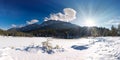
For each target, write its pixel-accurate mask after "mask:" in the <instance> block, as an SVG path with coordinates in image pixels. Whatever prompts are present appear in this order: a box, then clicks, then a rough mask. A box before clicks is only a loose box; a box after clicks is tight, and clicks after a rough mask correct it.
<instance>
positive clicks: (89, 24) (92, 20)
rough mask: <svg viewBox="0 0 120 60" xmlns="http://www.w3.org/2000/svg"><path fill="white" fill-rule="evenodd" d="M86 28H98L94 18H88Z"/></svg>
mask: <svg viewBox="0 0 120 60" xmlns="http://www.w3.org/2000/svg"><path fill="white" fill-rule="evenodd" d="M84 23H85V26H88V27H92V26H96V23H95V20H94V19H93V18H87V19H85V22H84Z"/></svg>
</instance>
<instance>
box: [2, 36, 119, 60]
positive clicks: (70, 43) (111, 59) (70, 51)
mask: <svg viewBox="0 0 120 60" xmlns="http://www.w3.org/2000/svg"><path fill="white" fill-rule="evenodd" d="M47 39H49V40H50V43H51V45H52V46H53V47H55V46H56V45H59V46H60V49H53V51H54V53H52V54H48V53H43V50H42V48H41V47H42V42H44V41H47ZM26 48H28V49H27V50H26ZM61 59H62V60H120V37H96V38H94V37H89V38H80V39H68V40H67V39H55V38H44V37H6V36H0V60H61Z"/></svg>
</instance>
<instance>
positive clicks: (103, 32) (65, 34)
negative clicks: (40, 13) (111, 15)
mask: <svg viewBox="0 0 120 60" xmlns="http://www.w3.org/2000/svg"><path fill="white" fill-rule="evenodd" d="M0 35H4V36H29V37H32V36H35V37H57V38H79V37H88V36H94V37H97V36H120V24H119V25H118V27H117V28H116V27H114V26H112V27H111V29H107V28H103V27H78V28H76V29H72V28H69V29H42V30H34V31H30V32H20V31H4V30H1V29H0Z"/></svg>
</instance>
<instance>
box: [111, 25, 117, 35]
mask: <svg viewBox="0 0 120 60" xmlns="http://www.w3.org/2000/svg"><path fill="white" fill-rule="evenodd" d="M111 36H117V29H116V28H115V27H114V26H113V25H112V27H111Z"/></svg>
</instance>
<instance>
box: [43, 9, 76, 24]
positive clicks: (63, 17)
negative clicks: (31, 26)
mask: <svg viewBox="0 0 120 60" xmlns="http://www.w3.org/2000/svg"><path fill="white" fill-rule="evenodd" d="M74 19H76V11H75V10H74V9H72V8H65V9H63V13H61V12H59V13H56V14H50V17H45V20H44V21H48V20H59V21H65V22H70V21H72V20H74Z"/></svg>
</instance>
